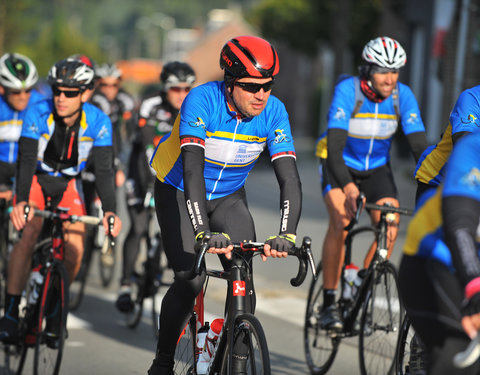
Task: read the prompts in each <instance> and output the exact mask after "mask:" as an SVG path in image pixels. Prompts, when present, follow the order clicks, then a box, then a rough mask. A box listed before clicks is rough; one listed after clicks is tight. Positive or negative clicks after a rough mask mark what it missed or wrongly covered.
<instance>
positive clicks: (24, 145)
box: [15, 137, 38, 203]
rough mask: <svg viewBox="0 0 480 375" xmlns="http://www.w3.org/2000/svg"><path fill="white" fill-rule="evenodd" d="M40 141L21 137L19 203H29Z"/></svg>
mask: <svg viewBox="0 0 480 375" xmlns="http://www.w3.org/2000/svg"><path fill="white" fill-rule="evenodd" d="M37 151H38V141H37V140H36V139H32V138H27V137H20V139H19V140H18V158H17V181H16V189H15V190H16V194H17V203H18V202H28V196H29V195H30V187H31V186H32V178H33V175H34V174H35V168H36V165H37Z"/></svg>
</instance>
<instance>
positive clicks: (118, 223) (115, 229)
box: [102, 211, 122, 237]
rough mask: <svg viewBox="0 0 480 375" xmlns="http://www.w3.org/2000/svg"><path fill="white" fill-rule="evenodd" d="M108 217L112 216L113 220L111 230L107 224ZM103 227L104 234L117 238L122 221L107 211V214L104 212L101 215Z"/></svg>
mask: <svg viewBox="0 0 480 375" xmlns="http://www.w3.org/2000/svg"><path fill="white" fill-rule="evenodd" d="M110 216H113V218H114V221H113V228H110V224H109V221H108V219H109V217H110ZM102 222H103V227H104V228H105V234H107V235H108V234H111V235H112V236H113V237H117V236H118V235H119V233H120V230H121V229H122V220H120V218H119V217H118V216H117V215H115V213H114V212H111V211H108V212H105V214H104V215H103V221H102Z"/></svg>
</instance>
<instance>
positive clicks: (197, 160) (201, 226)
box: [181, 137, 210, 234]
mask: <svg viewBox="0 0 480 375" xmlns="http://www.w3.org/2000/svg"><path fill="white" fill-rule="evenodd" d="M190 138H194V137H190ZM181 150H182V162H183V185H184V189H185V202H186V203H187V209H188V213H189V215H190V220H191V222H192V226H193V230H194V231H195V234H198V233H199V232H202V231H206V230H210V226H209V222H208V215H207V202H206V196H207V193H206V189H205V177H204V175H203V170H204V166H205V149H204V148H203V147H201V146H196V145H188V146H183V147H182V148H181Z"/></svg>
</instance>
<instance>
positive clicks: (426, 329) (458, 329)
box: [399, 255, 480, 375]
mask: <svg viewBox="0 0 480 375" xmlns="http://www.w3.org/2000/svg"><path fill="white" fill-rule="evenodd" d="M399 289H400V297H401V298H402V301H403V303H404V306H405V309H406V311H407V315H408V316H409V318H410V321H411V323H412V326H413V327H414V329H415V331H416V332H417V334H418V335H419V336H420V339H421V341H422V342H423V343H424V345H425V349H426V351H427V352H426V353H427V358H426V361H427V367H428V369H429V371H428V372H427V373H428V374H436V375H437V374H448V375H450V374H479V373H480V372H479V370H480V362H479V361H477V362H476V363H475V364H474V365H472V366H470V367H468V368H466V369H464V370H460V369H458V368H456V367H454V365H453V361H452V358H453V356H454V355H455V354H456V353H458V352H460V351H463V350H465V348H466V347H467V345H468V343H469V342H470V339H469V337H468V336H467V334H466V333H465V332H464V330H463V328H462V326H461V319H462V314H461V312H460V306H461V304H462V301H463V295H464V293H463V288H462V287H461V285H460V283H459V281H458V279H457V278H456V277H455V275H454V274H453V273H452V272H451V271H450V270H449V269H448V268H447V267H446V266H445V265H444V264H443V263H440V262H438V261H437V260H434V259H430V258H423V257H414V256H406V255H404V256H403V258H402V261H401V264H400V270H399Z"/></svg>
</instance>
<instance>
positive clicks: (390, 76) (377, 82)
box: [371, 71, 398, 98]
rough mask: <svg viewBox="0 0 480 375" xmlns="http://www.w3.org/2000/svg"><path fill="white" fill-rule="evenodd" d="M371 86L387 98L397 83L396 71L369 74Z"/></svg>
mask: <svg viewBox="0 0 480 375" xmlns="http://www.w3.org/2000/svg"><path fill="white" fill-rule="evenodd" d="M371 81H372V85H373V88H374V89H375V90H377V91H378V92H379V93H380V95H381V96H383V97H384V98H388V97H389V96H390V95H392V91H393V89H394V88H395V86H396V85H397V81H398V71H397V72H386V73H373V74H372V75H371Z"/></svg>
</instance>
